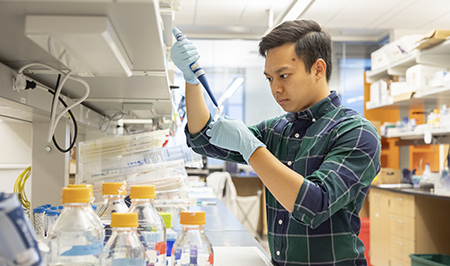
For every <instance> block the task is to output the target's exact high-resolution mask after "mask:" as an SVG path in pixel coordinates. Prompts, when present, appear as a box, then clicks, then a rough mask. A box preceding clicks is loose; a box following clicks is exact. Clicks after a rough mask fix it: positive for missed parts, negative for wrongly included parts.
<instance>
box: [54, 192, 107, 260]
mask: <svg viewBox="0 0 450 266" xmlns="http://www.w3.org/2000/svg"><path fill="white" fill-rule="evenodd" d="M89 201H90V194H89V189H88V188H63V192H62V203H63V206H64V209H63V210H62V212H61V214H60V216H59V217H58V219H57V220H56V222H55V223H54V224H53V226H52V227H51V229H50V231H49V233H48V237H47V240H48V244H49V248H50V252H49V254H48V265H50V266H52V265H80V266H81V265H99V262H100V254H101V252H102V248H103V237H104V232H103V225H102V224H101V223H99V222H98V220H95V219H93V218H92V215H91V214H90V208H91V207H90V203H89Z"/></svg>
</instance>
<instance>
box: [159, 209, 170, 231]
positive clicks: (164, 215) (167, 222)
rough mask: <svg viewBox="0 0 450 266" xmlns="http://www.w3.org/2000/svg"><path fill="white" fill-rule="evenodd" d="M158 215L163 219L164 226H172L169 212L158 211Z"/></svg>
mask: <svg viewBox="0 0 450 266" xmlns="http://www.w3.org/2000/svg"><path fill="white" fill-rule="evenodd" d="M159 215H160V216H161V218H162V219H163V221H164V224H165V225H166V228H171V227H172V226H171V225H172V214H170V212H159Z"/></svg>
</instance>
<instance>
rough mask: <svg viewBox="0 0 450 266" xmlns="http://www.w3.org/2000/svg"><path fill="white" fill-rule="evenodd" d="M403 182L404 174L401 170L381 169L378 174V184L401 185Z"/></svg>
mask: <svg viewBox="0 0 450 266" xmlns="http://www.w3.org/2000/svg"><path fill="white" fill-rule="evenodd" d="M401 181H402V173H401V171H400V170H399V169H393V168H381V170H380V173H379V174H378V184H400V183H401ZM372 184H373V182H372Z"/></svg>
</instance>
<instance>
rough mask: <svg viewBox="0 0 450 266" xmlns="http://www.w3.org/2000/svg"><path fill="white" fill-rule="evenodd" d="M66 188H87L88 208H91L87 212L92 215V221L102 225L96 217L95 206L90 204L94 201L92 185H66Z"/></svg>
mask: <svg viewBox="0 0 450 266" xmlns="http://www.w3.org/2000/svg"><path fill="white" fill-rule="evenodd" d="M67 187H70V188H88V189H89V196H90V201H89V203H90V204H89V206H91V208H90V210H89V211H90V213H91V214H92V216H93V219H95V220H98V221H99V222H100V223H102V224H103V222H102V221H101V220H100V217H98V215H97V211H96V206H95V205H93V204H92V203H93V202H94V200H95V198H94V189H93V187H92V185H91V184H69V185H67ZM60 207H62V206H60ZM61 209H62V208H61Z"/></svg>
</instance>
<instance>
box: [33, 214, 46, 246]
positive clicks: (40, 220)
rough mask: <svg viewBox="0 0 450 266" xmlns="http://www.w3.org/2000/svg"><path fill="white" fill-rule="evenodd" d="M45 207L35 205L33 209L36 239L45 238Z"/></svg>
mask: <svg viewBox="0 0 450 266" xmlns="http://www.w3.org/2000/svg"><path fill="white" fill-rule="evenodd" d="M45 218H46V216H45V208H44V207H36V208H34V209H33V227H34V231H35V232H36V236H37V239H38V240H41V241H42V240H44V238H45Z"/></svg>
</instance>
